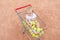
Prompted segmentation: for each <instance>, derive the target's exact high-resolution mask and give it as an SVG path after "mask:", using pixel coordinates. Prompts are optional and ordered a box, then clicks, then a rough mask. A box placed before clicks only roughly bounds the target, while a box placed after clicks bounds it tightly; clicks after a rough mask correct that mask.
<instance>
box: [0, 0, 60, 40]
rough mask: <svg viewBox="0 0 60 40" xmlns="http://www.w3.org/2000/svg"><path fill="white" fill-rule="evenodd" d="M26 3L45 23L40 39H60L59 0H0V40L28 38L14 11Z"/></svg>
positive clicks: (24, 39)
mask: <svg viewBox="0 0 60 40" xmlns="http://www.w3.org/2000/svg"><path fill="white" fill-rule="evenodd" d="M26 4H32V7H33V10H34V11H35V12H36V13H37V14H38V16H39V17H40V18H41V20H42V21H43V22H44V23H45V24H46V26H45V27H44V28H45V33H44V35H43V37H42V40H60V0H0V40H29V38H28V36H26V34H22V28H23V27H22V25H21V21H20V19H19V17H18V16H17V14H16V12H15V8H16V7H20V6H23V5H26Z"/></svg>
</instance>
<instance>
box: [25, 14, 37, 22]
mask: <svg viewBox="0 0 60 40" xmlns="http://www.w3.org/2000/svg"><path fill="white" fill-rule="evenodd" d="M36 17H37V15H36V14H35V13H32V15H31V16H29V15H28V14H27V15H26V19H27V20H28V21H31V20H34V19H35V18H36Z"/></svg>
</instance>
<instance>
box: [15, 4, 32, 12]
mask: <svg viewBox="0 0 60 40" xmlns="http://www.w3.org/2000/svg"><path fill="white" fill-rule="evenodd" d="M29 6H31V4H28V5H25V6H21V7H18V8H16V9H15V11H17V10H19V9H22V8H26V7H29Z"/></svg>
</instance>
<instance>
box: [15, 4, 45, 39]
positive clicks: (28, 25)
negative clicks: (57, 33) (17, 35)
mask: <svg viewBox="0 0 60 40" xmlns="http://www.w3.org/2000/svg"><path fill="white" fill-rule="evenodd" d="M15 12H16V13H17V15H18V16H19V18H20V21H21V23H22V25H23V30H22V32H23V34H24V33H25V32H26V33H27V35H28V36H30V39H29V40H41V37H42V36H43V34H44V30H43V27H44V23H43V22H42V21H41V19H40V18H39V16H38V15H37V14H36V13H35V12H34V11H33V9H32V6H31V4H28V5H25V6H22V7H19V8H16V9H15Z"/></svg>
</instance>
